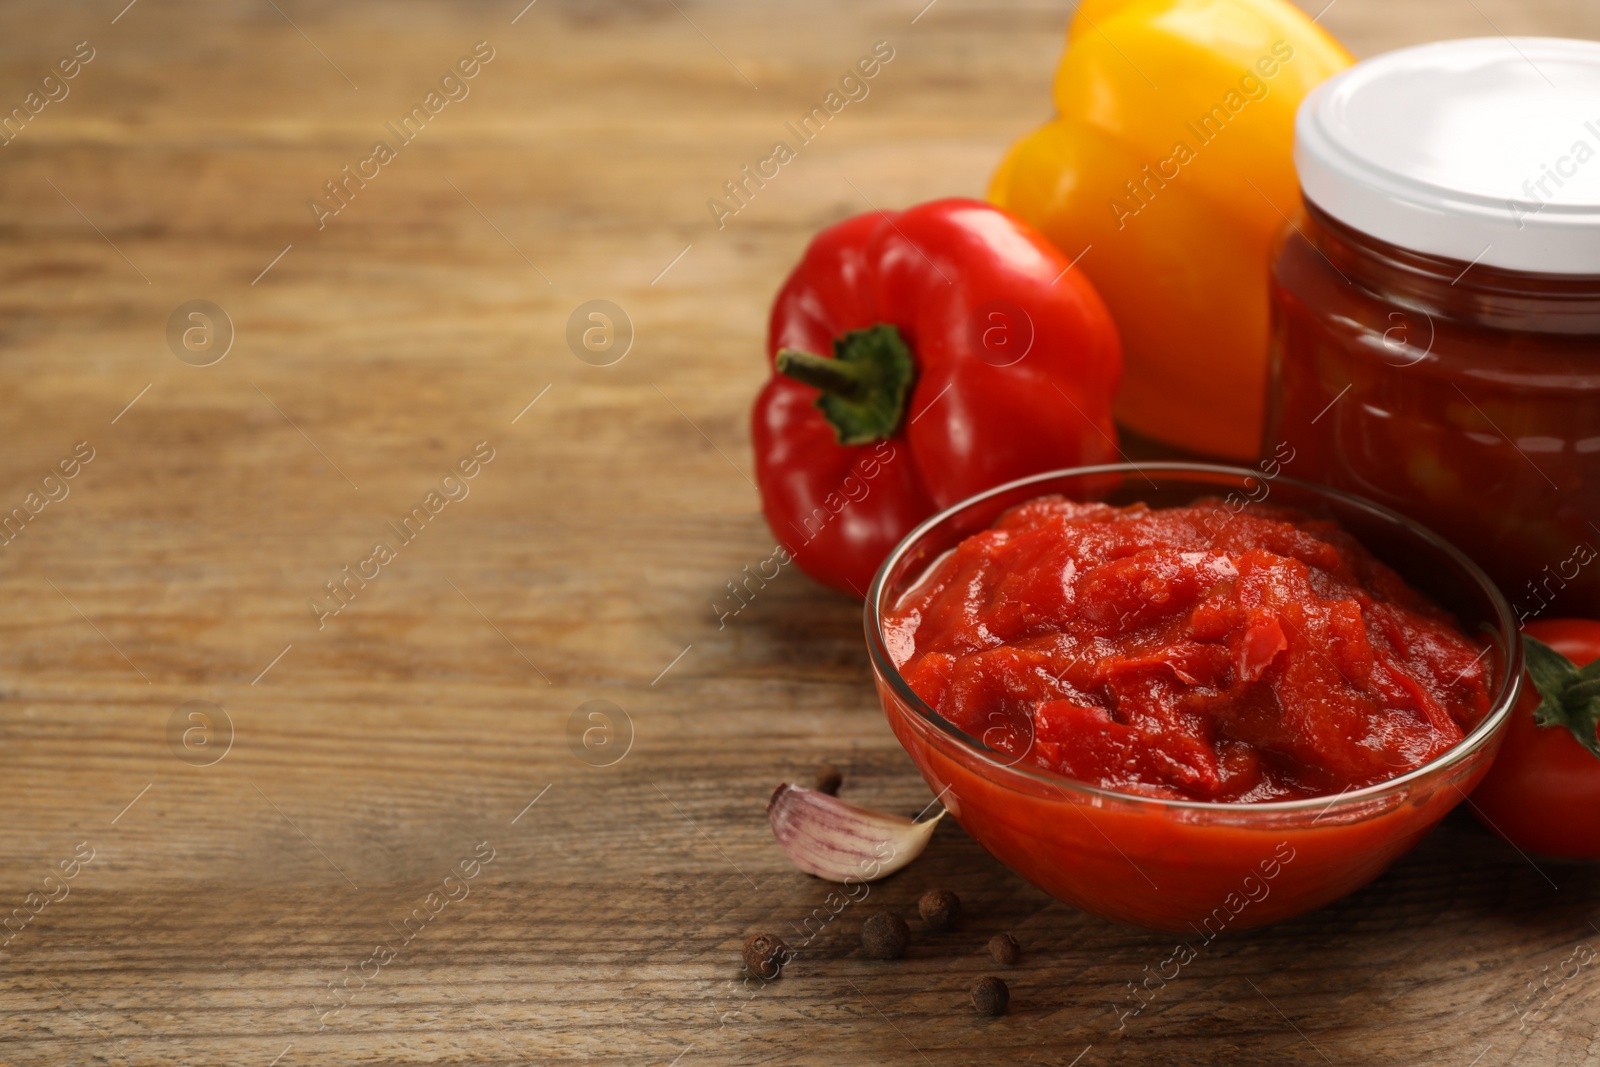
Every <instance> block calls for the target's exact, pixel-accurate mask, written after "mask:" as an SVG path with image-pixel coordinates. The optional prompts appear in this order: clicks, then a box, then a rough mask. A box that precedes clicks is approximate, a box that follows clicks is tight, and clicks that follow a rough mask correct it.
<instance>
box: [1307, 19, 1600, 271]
mask: <svg viewBox="0 0 1600 1067" xmlns="http://www.w3.org/2000/svg"><path fill="white" fill-rule="evenodd" d="M1294 162H1295V167H1296V169H1298V171H1299V173H1300V186H1301V188H1302V190H1304V192H1305V195H1306V199H1308V200H1310V201H1311V202H1312V203H1313V204H1315V205H1316V206H1317V207H1319V208H1321V209H1322V210H1323V211H1325V212H1327V213H1328V214H1329V215H1331V216H1333V217H1334V218H1335V219H1338V220H1339V221H1340V222H1342V223H1344V224H1345V225H1347V226H1350V227H1352V228H1354V229H1356V230H1359V231H1361V232H1362V233H1365V234H1368V235H1369V236H1372V237H1375V238H1377V239H1379V240H1381V241H1387V242H1388V243H1390V244H1394V245H1399V246H1400V247H1402V248H1407V249H1410V250H1412V251H1415V252H1424V253H1429V254H1432V255H1436V256H1446V257H1449V258H1451V259H1458V260H1461V261H1462V262H1463V263H1483V264H1487V265H1489V266H1493V267H1502V268H1506V269H1508V270H1519V271H1534V272H1538V273H1541V274H1600V42H1597V41H1578V40H1566V39H1563V38H1558V37H1511V38H1506V37H1482V38H1475V39H1472V40H1465V41H1440V42H1438V43H1436V44H1426V45H1419V46H1417V47H1414V48H1402V49H1400V50H1399V51H1396V52H1388V53H1386V54H1384V55H1381V56H1375V57H1374V58H1372V59H1368V60H1363V61H1362V62H1360V63H1357V64H1356V65H1355V66H1353V67H1351V68H1350V69H1348V70H1346V71H1343V72H1342V73H1339V74H1336V75H1334V76H1333V77H1332V78H1329V79H1328V80H1327V81H1325V82H1323V83H1322V84H1321V85H1320V86H1318V87H1317V88H1316V89H1314V90H1313V91H1312V92H1311V94H1310V95H1309V96H1307V97H1306V99H1305V100H1304V101H1303V102H1302V103H1301V105H1300V110H1299V113H1298V114H1297V115H1296V117H1295V131H1294Z"/></svg>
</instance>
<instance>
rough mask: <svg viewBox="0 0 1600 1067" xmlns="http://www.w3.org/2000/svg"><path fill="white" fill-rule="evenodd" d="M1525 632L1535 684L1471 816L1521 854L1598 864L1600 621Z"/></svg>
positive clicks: (1516, 712)
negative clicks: (1474, 816)
mask: <svg viewBox="0 0 1600 1067" xmlns="http://www.w3.org/2000/svg"><path fill="white" fill-rule="evenodd" d="M1523 632H1524V634H1525V635H1526V636H1527V637H1529V638H1532V640H1531V641H1525V642H1524V644H1525V645H1526V651H1527V659H1528V678H1527V679H1524V681H1528V680H1531V681H1532V682H1533V684H1532V685H1530V686H1525V687H1524V689H1523V693H1522V698H1521V699H1520V700H1519V701H1518V702H1517V706H1516V707H1515V708H1513V709H1512V711H1511V723H1510V725H1509V726H1508V727H1507V728H1506V734H1505V740H1504V742H1503V743H1502V744H1501V746H1500V754H1499V755H1498V756H1497V757H1495V761H1494V766H1492V767H1491V768H1490V769H1489V773H1488V775H1487V776H1486V777H1485V778H1484V779H1483V782H1482V783H1481V784H1480V785H1479V786H1478V788H1477V789H1476V790H1474V791H1473V794H1472V809H1473V811H1474V812H1475V813H1476V814H1477V816H1478V819H1479V821H1481V822H1482V823H1484V824H1485V825H1486V826H1488V827H1489V829H1491V830H1493V831H1494V832H1495V833H1497V834H1499V835H1500V836H1501V837H1503V838H1505V839H1506V840H1507V841H1510V842H1511V843H1512V844H1513V845H1516V846H1517V847H1518V848H1520V849H1522V850H1523V851H1524V852H1531V853H1538V854H1540V855H1544V856H1561V857H1567V858H1573V859H1600V737H1597V734H1596V722H1597V719H1600V662H1596V661H1597V659H1600V622H1595V621H1593V620H1589V619H1552V620H1549V621H1539V622H1532V623H1529V624H1528V625H1527V627H1525V628H1524V631H1523ZM1551 650H1553V651H1554V652H1555V653H1557V654H1558V655H1551V654H1550V652H1551ZM1580 736H1581V737H1582V738H1584V740H1580V739H1579V738H1580Z"/></svg>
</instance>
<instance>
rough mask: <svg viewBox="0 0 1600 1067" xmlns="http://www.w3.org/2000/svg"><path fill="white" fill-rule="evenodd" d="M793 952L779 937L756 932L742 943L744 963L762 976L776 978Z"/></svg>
mask: <svg viewBox="0 0 1600 1067" xmlns="http://www.w3.org/2000/svg"><path fill="white" fill-rule="evenodd" d="M791 956H793V953H791V952H790V951H789V946H788V945H785V944H784V943H783V941H782V939H780V938H776V937H773V936H772V935H771V934H757V935H756V936H755V937H752V938H751V939H750V940H748V941H746V942H745V943H744V965H745V966H746V967H748V968H750V970H752V971H754V972H755V973H756V974H757V975H759V976H760V977H762V978H776V977H778V976H779V975H780V974H782V973H783V965H784V964H785V963H788V962H789V959H790V958H791Z"/></svg>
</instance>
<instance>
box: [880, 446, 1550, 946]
mask: <svg viewBox="0 0 1600 1067" xmlns="http://www.w3.org/2000/svg"><path fill="white" fill-rule="evenodd" d="M1056 494H1059V495H1062V496H1065V497H1067V498H1069V499H1074V500H1101V501H1105V502H1107V503H1111V504H1131V503H1137V502H1144V503H1146V504H1149V505H1150V506H1152V507H1177V506H1182V505H1186V504H1189V503H1192V502H1193V501H1195V500H1196V499H1198V498H1201V497H1219V498H1223V499H1227V498H1228V497H1229V494H1235V497H1234V499H1239V500H1256V501H1264V502H1270V503H1272V504H1284V505H1288V506H1291V507H1295V508H1299V509H1300V510H1302V511H1304V512H1306V513H1307V514H1308V515H1311V516H1312V517H1315V518H1323V519H1332V520H1334V521H1336V522H1337V523H1339V525H1341V526H1343V527H1344V529H1345V530H1347V531H1348V532H1349V533H1351V534H1352V535H1354V536H1355V537H1356V538H1357V539H1358V540H1359V541H1361V543H1362V544H1364V545H1365V546H1366V547H1367V548H1368V549H1369V550H1370V551H1371V552H1372V553H1373V555H1375V556H1376V557H1377V558H1378V559H1380V560H1382V561H1383V562H1384V563H1386V564H1388V565H1389V566H1390V567H1392V568H1394V569H1395V570H1396V571H1397V572H1398V573H1399V574H1400V575H1401V576H1402V577H1403V578H1405V579H1406V581H1408V582H1410V583H1411V585H1412V586H1413V587H1415V588H1416V589H1418V590H1420V591H1421V592H1422V593H1424V594H1426V595H1427V596H1428V597H1430V598H1431V599H1432V600H1433V601H1434V602H1435V603H1437V604H1438V605H1439V606H1440V607H1442V608H1444V609H1445V610H1446V611H1448V612H1450V614H1451V615H1453V616H1454V617H1455V619H1456V621H1457V623H1459V624H1460V626H1461V628H1462V629H1463V630H1464V631H1465V632H1467V633H1479V634H1481V635H1482V636H1483V637H1484V638H1486V639H1487V641H1488V642H1489V644H1490V646H1491V649H1492V652H1493V654H1494V665H1493V666H1494V671H1495V676H1496V678H1497V681H1498V685H1497V687H1496V688H1495V691H1494V693H1495V695H1494V697H1493V700H1492V703H1491V705H1490V710H1489V713H1488V715H1486V716H1485V717H1484V720H1483V722H1481V723H1480V724H1479V725H1478V727H1477V728H1476V729H1474V730H1473V731H1471V733H1469V734H1468V735H1467V736H1466V737H1464V738H1463V739H1462V740H1461V742H1460V743H1459V744H1457V745H1455V747H1453V748H1451V749H1450V750H1449V751H1447V752H1445V753H1444V754H1443V755H1441V756H1439V757H1438V758H1436V759H1434V760H1432V761H1430V762H1428V763H1426V764H1423V765H1422V766H1421V767H1418V768H1417V769H1416V770H1413V771H1410V772H1408V773H1406V774H1402V775H1400V776H1398V777H1396V778H1393V779H1390V780H1389V781H1386V782H1381V783H1379V784H1377V785H1372V786H1366V787H1364V788H1360V789H1351V790H1347V791H1346V792H1344V793H1341V794H1338V795H1335V796H1326V797H1313V798H1310V799H1303V800H1291V801H1275V802H1271V803H1262V804H1249V803H1234V804H1224V803H1206V802H1200V801H1189V800H1172V799H1166V798H1158V797H1149V796H1141V795H1138V794H1133V793H1123V792H1117V791H1115V790H1111V789H1103V788H1100V787H1098V786H1094V785H1090V784H1088V783H1086V782H1080V781H1076V780H1073V779H1070V778H1065V777H1061V776H1059V775H1056V774H1052V773H1050V772H1048V771H1046V770H1044V769H1042V768H1039V767H1037V766H1035V765H1033V764H1023V763H1019V762H1018V761H1017V758H1016V757H1013V756H1009V755H1007V754H1006V753H1005V752H1002V751H1000V750H997V749H994V748H991V747H989V746H988V745H986V744H984V742H983V741H982V740H981V739H979V738H976V737H972V736H970V735H969V734H967V733H965V732H964V731H962V730H961V729H959V728H958V727H956V726H955V725H954V724H952V723H951V722H949V721H948V720H947V719H945V718H944V717H943V716H941V715H940V714H939V713H938V712H936V711H934V710H933V709H932V708H931V707H929V706H928V705H927V704H926V703H924V702H923V701H922V699H921V698H920V697H918V696H917V694H916V693H914V692H912V690H911V687H910V686H909V685H907V684H906V682H905V679H904V678H902V677H901V675H900V672H899V670H898V669H897V668H896V667H895V664H894V661H893V660H892V659H891V658H890V656H889V651H888V648H887V646H886V644H885V642H884V634H883V626H882V618H883V615H884V613H885V612H886V611H887V610H888V609H890V608H891V607H892V606H893V605H894V604H895V603H896V602H897V601H898V600H899V598H900V597H901V596H902V595H903V594H904V593H905V591H906V590H907V589H908V588H910V587H911V586H912V585H913V584H914V583H915V582H916V580H917V579H918V578H919V577H921V575H922V574H923V573H924V572H925V571H926V570H927V568H928V567H929V566H930V565H931V564H932V563H933V562H934V561H935V560H937V559H938V558H939V557H940V556H942V555H943V554H944V553H945V552H947V551H949V550H950V549H952V548H954V547H955V546H956V544H957V543H959V542H960V541H962V540H963V539H964V538H966V537H968V536H969V535H971V534H974V533H977V532H978V531H980V530H985V529H988V528H989V527H990V526H992V525H993V524H994V522H995V520H996V519H997V518H999V516H1000V515H1001V514H1002V513H1003V512H1005V511H1006V510H1007V509H1009V508H1011V507H1014V506H1016V505H1018V504H1021V503H1024V502H1026V501H1029V500H1032V499H1035V498H1036V497H1040V496H1048V495H1056ZM866 636H867V647H868V650H869V652H870V654H871V658H872V669H873V673H874V675H875V677H876V679H877V684H878V694H879V697H880V699H881V700H882V702H883V709H884V713H885V714H886V715H887V716H888V719H889V725H890V727H892V728H893V730H894V732H895V736H896V737H898V738H899V740H900V743H901V745H903V746H904V747H905V750H906V751H907V752H908V753H909V754H910V755H911V758H912V760H913V761H914V762H915V763H916V765H917V768H918V769H919V770H920V771H921V772H922V776H923V778H925V779H926V780H927V782H928V785H929V787H930V788H931V789H932V790H933V791H934V792H935V793H936V794H938V796H939V798H940V800H941V801H942V802H943V804H944V806H945V807H946V808H948V809H949V810H950V814H951V815H953V816H955V818H956V820H957V821H958V822H960V823H961V825H962V826H963V827H964V828H965V829H966V831H967V832H968V833H969V834H971V835H972V836H973V837H974V838H976V839H977V841H978V842H979V843H980V844H981V845H983V847H984V848H986V849H988V850H989V852H991V853H992V854H993V855H994V856H995V857H996V858H997V859H999V860H1000V862H1002V863H1004V864H1005V865H1006V866H1008V867H1010V868H1011V869H1012V870H1014V871H1016V872H1017V873H1018V874H1020V875H1022V876H1023V877H1024V878H1026V879H1028V880H1029V881H1030V882H1032V883H1034V884H1035V885H1037V886H1039V887H1040V888H1041V889H1043V890H1044V891H1045V892H1047V893H1050V894H1051V895H1052V896H1055V897H1057V898H1058V899H1060V900H1063V901H1065V902H1067V903H1068V904H1072V905H1074V906H1076V907H1079V908H1082V909H1084V910H1085V911H1089V912H1093V913H1094V914H1096V915H1100V916H1102V917H1104V918H1107V919H1112V920H1115V921H1118V922H1124V923H1130V924H1132V925H1135V926H1142V927H1147V928H1150V929H1156V930H1172V931H1178V932H1182V933H1187V934H1194V935H1197V936H1198V937H1200V938H1203V939H1205V940H1207V941H1209V940H1210V939H1211V938H1212V937H1215V936H1217V935H1218V934H1220V933H1221V932H1222V931H1223V930H1237V929H1246V928H1248V927H1253V926H1264V925H1266V924H1269V923H1275V922H1279V921H1281V920H1283V919H1287V918H1289V917H1291V916H1294V915H1299V914H1302V913H1304V912H1308V911H1311V910H1313V909H1315V908H1319V907H1321V906H1322V905H1324V904H1327V903H1328V902H1330V901H1332V900H1336V899H1338V898H1339V897H1342V896H1344V895H1345V894H1346V893H1349V892H1351V891H1353V890H1355V889H1358V888H1360V887H1361V886H1363V885H1365V884H1366V883H1367V882H1369V881H1371V880H1372V879H1374V878H1376V877H1377V876H1378V875H1379V874H1381V873H1382V872H1383V870H1384V869H1385V868H1387V867H1388V866H1389V864H1391V863H1392V862H1394V860H1395V859H1397V858H1398V857H1400V856H1401V855H1403V854H1404V853H1405V852H1406V851H1407V850H1409V849H1410V848H1411V847H1412V846H1414V845H1415V844H1416V843H1417V842H1418V841H1419V840H1421V839H1422V836H1423V835H1424V834H1426V833H1427V832H1428V831H1429V830H1430V829H1432V828H1433V826H1434V825H1435V824H1436V823H1438V821H1439V820H1440V819H1442V818H1444V816H1445V814H1446V813H1447V812H1448V811H1449V810H1450V809H1451V808H1453V807H1455V806H1456V805H1457V804H1459V803H1460V802H1461V801H1462V800H1463V799H1464V798H1465V797H1466V795H1467V793H1469V792H1471V791H1472V788H1473V787H1474V786H1475V785H1477V783H1478V781H1479V779H1480V778H1482V776H1483V774H1484V772H1486V771H1487V770H1488V768H1489V764H1490V762H1491V761H1492V760H1493V759H1494V755H1495V752H1496V751H1497V750H1498V748H1499V745H1500V738H1501V735H1502V733H1503V731H1504V727H1505V724H1506V722H1507V719H1508V716H1509V715H1510V712H1511V708H1512V705H1513V704H1514V703H1515V702H1516V698H1517V693H1518V691H1519V689H1520V687H1521V682H1522V648H1521V643H1520V642H1519V641H1518V640H1517V639H1516V637H1517V626H1516V619H1515V616H1514V615H1513V614H1512V612H1511V608H1510V605H1508V604H1507V603H1506V600H1505V598H1504V597H1503V596H1502V595H1501V594H1500V592H1499V590H1497V589H1496V588H1495V586H1494V584H1493V583H1492V582H1490V581H1489V579H1488V577H1487V576H1485V575H1484V573H1483V572H1482V571H1481V570H1479V569H1478V567H1477V566H1476V565H1475V564H1474V563H1473V562H1472V561H1471V560H1469V559H1468V558H1467V557H1466V556H1465V555H1463V554H1462V553H1461V552H1460V551H1458V550H1457V549H1455V548H1453V547H1452V546H1451V545H1449V544H1447V543H1446V542H1445V541H1443V540H1441V539H1440V538H1439V537H1437V536H1435V535H1434V534H1432V533H1429V532H1428V531H1427V530H1425V529H1423V528H1422V527H1420V526H1418V525H1417V524H1416V523H1414V522H1412V521H1411V520H1409V519H1407V518H1405V517H1403V516H1401V515H1398V514H1396V513H1395V512H1392V511H1389V510H1388V509H1387V508H1383V507H1379V506H1378V505H1376V504H1372V503H1369V502H1367V501H1365V500H1362V499H1360V498H1359V497H1356V496H1352V495H1350V494H1347V493H1342V492H1338V491H1336V490H1332V489H1327V488H1324V487H1322V486H1315V485H1309V484H1307V483H1304V482H1297V481H1294V480H1292V479H1289V478H1284V477H1276V478H1273V477H1269V476H1268V475H1266V474H1264V473H1263V472H1262V471H1251V470H1245V469H1242V468H1237V467H1223V466H1211V465H1207V464H1198V463H1157V464H1139V465H1134V464H1117V465H1111V466H1101V467H1080V468H1076V469H1073V470H1064V471H1053V472H1049V473H1045V474H1039V475H1035V476H1033V477H1031V478H1024V479H1022V480H1020V481H1015V482H1011V483H1009V484H1007V485H1002V486H1000V487H998V488H996V489H991V490H989V491H988V492H986V493H980V494H979V495H977V496H974V497H972V498H970V499H968V500H966V501H963V502H962V503H960V504H957V505H956V506H955V507H952V508H950V509H949V510H948V511H945V512H943V513H941V514H939V515H935V516H934V517H933V518H931V519H929V520H928V521H927V522H924V523H923V524H922V525H921V526H919V527H917V528H916V529H915V530H913V531H912V532H911V533H910V534H908V535H907V536H906V538H905V540H903V541H902V542H900V544H899V545H898V546H897V547H896V548H895V550H894V551H893V552H892V553H890V555H889V558H888V559H886V560H885V561H884V563H883V566H882V567H880V568H879V570H878V573H877V576H876V577H875V578H874V580H873V583H872V587H871V589H869V590H868V591H867V603H866Z"/></svg>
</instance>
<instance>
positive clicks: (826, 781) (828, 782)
mask: <svg viewBox="0 0 1600 1067" xmlns="http://www.w3.org/2000/svg"><path fill="white" fill-rule="evenodd" d="M843 784H844V775H842V774H840V773H839V768H837V767H835V766H834V765H833V764H831V763H824V764H823V765H822V766H820V767H818V768H817V792H819V793H827V794H828V795H829V796H834V797H836V796H838V795H839V787H840V786H841V785H843Z"/></svg>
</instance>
